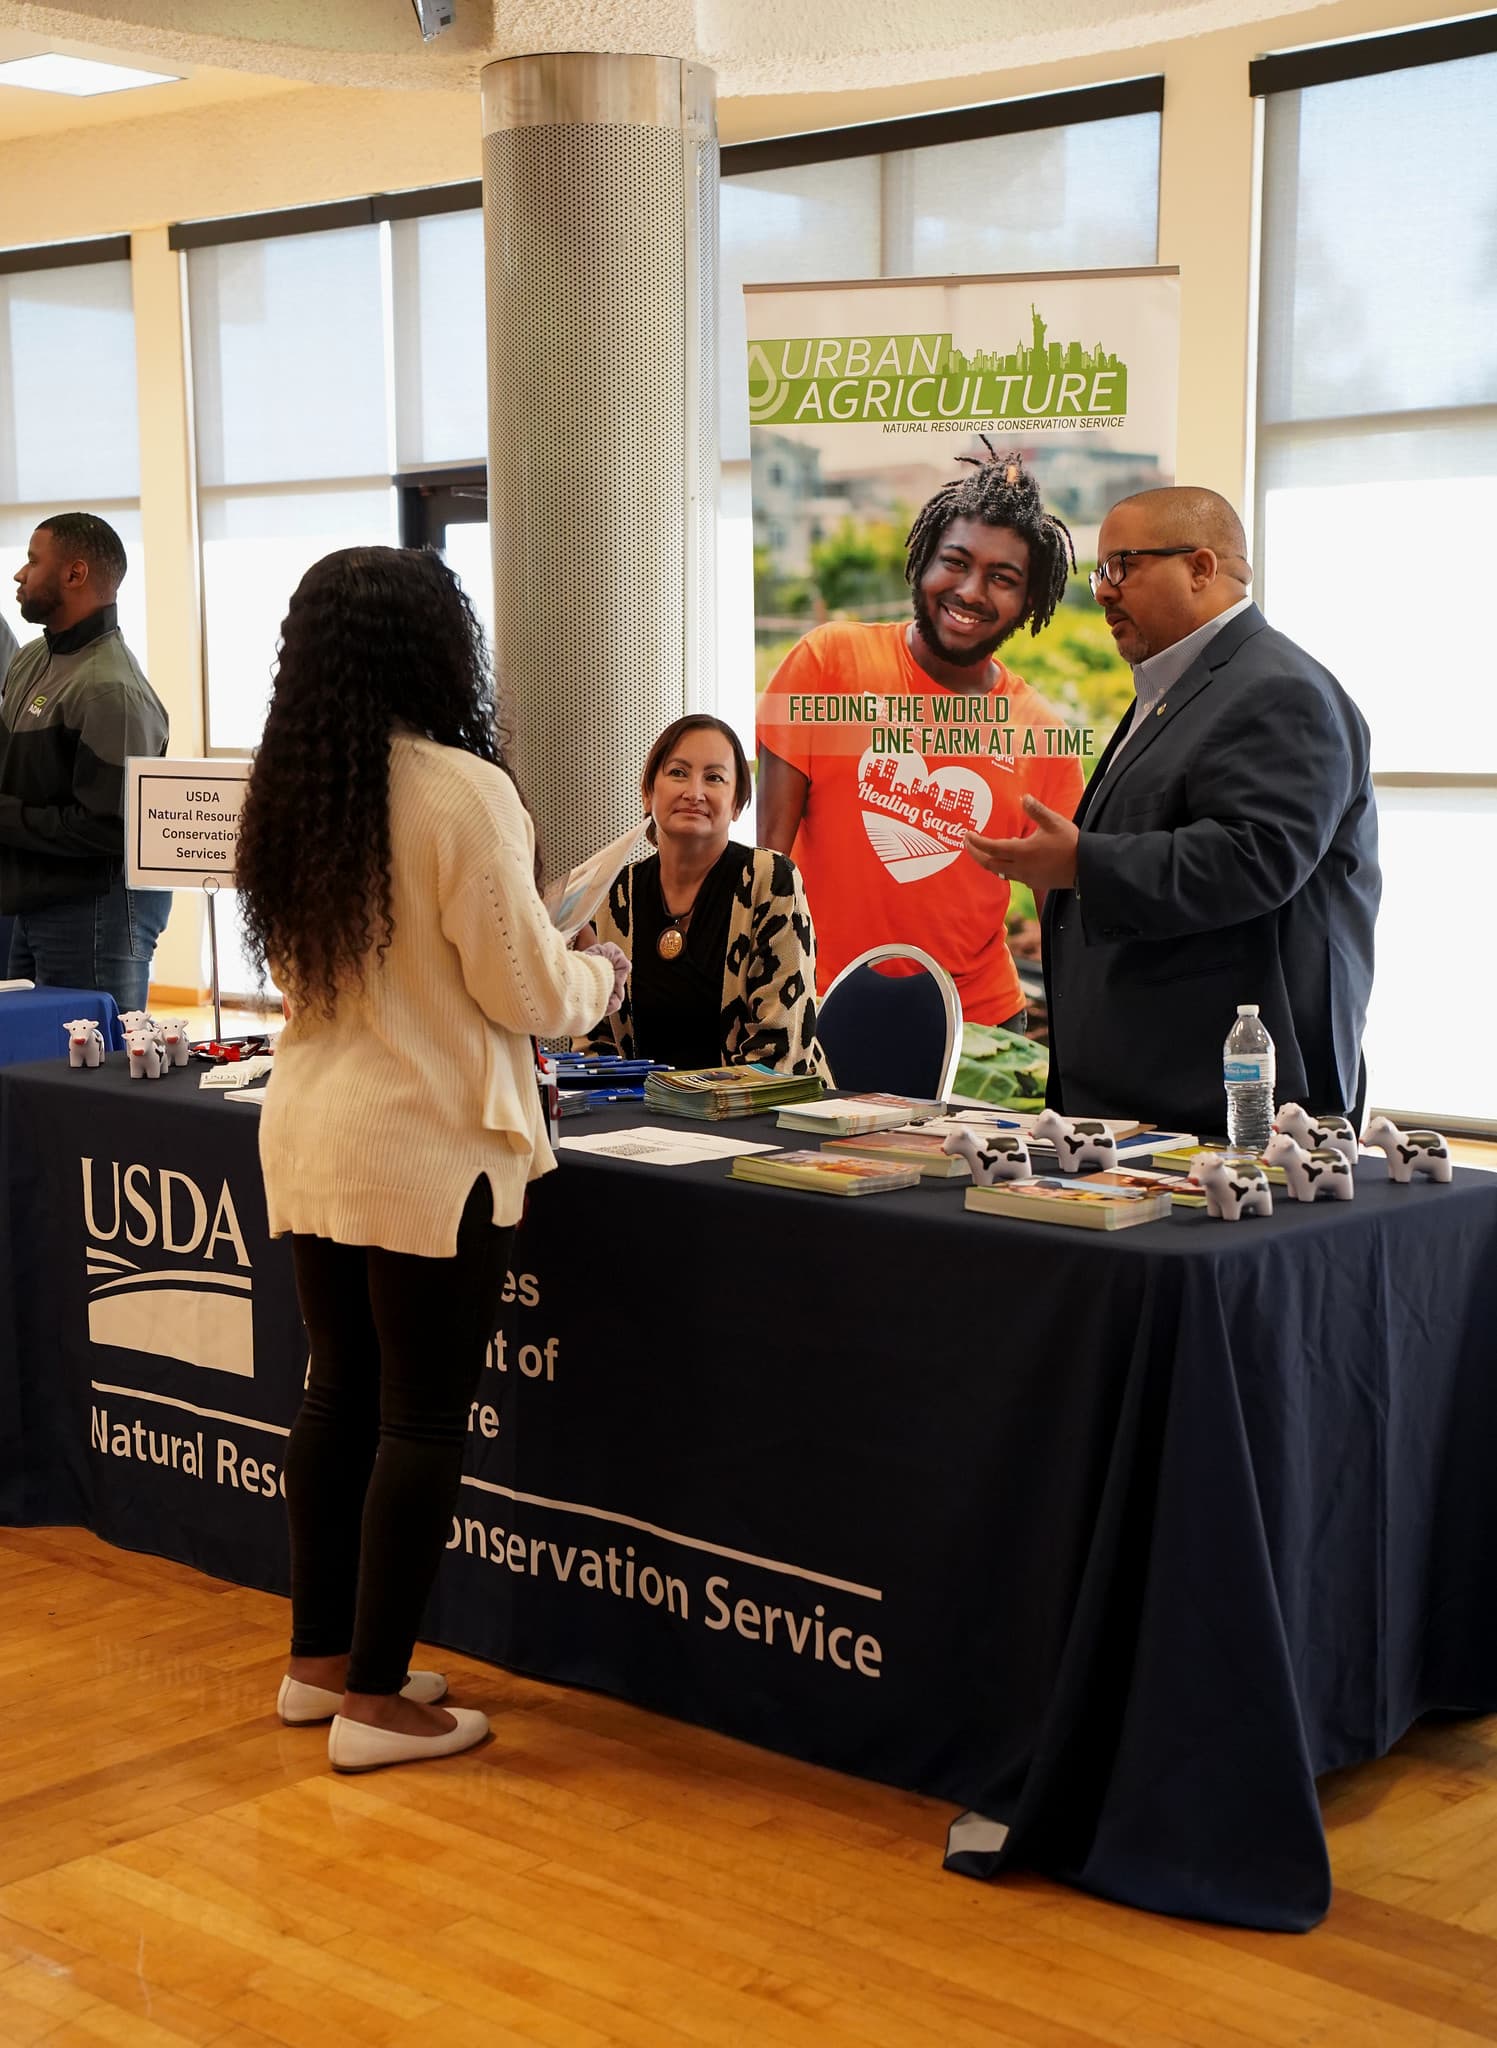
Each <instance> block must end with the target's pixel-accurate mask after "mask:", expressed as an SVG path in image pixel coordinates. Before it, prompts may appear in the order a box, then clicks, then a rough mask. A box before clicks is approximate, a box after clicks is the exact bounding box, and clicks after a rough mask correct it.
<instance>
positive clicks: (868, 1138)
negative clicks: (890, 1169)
mask: <svg viewBox="0 0 1497 2048" xmlns="http://www.w3.org/2000/svg"><path fill="white" fill-rule="evenodd" d="M945 1143H946V1140H945V1139H944V1138H943V1137H942V1136H941V1134H940V1132H939V1131H928V1130H921V1129H919V1128H917V1127H915V1126H913V1125H906V1126H905V1127H904V1128H903V1129H901V1130H897V1131H864V1132H862V1133H861V1134H859V1135H858V1136H856V1137H851V1138H829V1139H828V1140H827V1142H826V1143H825V1144H824V1145H823V1146H822V1148H821V1149H822V1154H823V1156H825V1155H826V1154H828V1153H829V1154H831V1156H832V1157H833V1158H837V1159H845V1158H846V1157H847V1156H848V1154H849V1153H851V1154H853V1155H854V1156H855V1157H857V1158H860V1159H883V1160H887V1161H888V1162H889V1164H891V1165H898V1166H913V1167H914V1168H915V1169H916V1171H917V1172H919V1173H922V1174H925V1175H927V1176H928V1177H929V1178H930V1179H932V1180H970V1179H971V1177H972V1169H971V1167H970V1166H969V1165H968V1164H967V1161H966V1160H965V1159H963V1158H961V1157H960V1156H959V1155H958V1154H956V1153H952V1152H946V1151H944V1150H943V1149H942V1148H943V1146H944V1145H945Z"/></svg>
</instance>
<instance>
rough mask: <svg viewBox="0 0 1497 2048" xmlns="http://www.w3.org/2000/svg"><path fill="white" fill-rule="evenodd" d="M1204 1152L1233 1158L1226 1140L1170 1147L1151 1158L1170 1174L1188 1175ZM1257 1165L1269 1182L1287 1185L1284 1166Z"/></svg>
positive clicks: (1154, 1153)
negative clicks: (1261, 1168)
mask: <svg viewBox="0 0 1497 2048" xmlns="http://www.w3.org/2000/svg"><path fill="white" fill-rule="evenodd" d="M1203 1152H1219V1153H1221V1154H1222V1155H1223V1157H1225V1158H1228V1159H1230V1158H1231V1157H1233V1154H1232V1152H1231V1150H1230V1149H1229V1147H1228V1146H1227V1144H1226V1141H1225V1140H1223V1142H1222V1143H1221V1144H1220V1145H1197V1144H1194V1143H1192V1144H1189V1145H1170V1146H1166V1147H1164V1148H1163V1149H1162V1150H1160V1151H1158V1152H1151V1153H1150V1155H1149V1157H1150V1159H1151V1160H1152V1161H1153V1163H1154V1165H1155V1166H1162V1167H1164V1168H1166V1169H1167V1170H1168V1171H1169V1172H1170V1173H1184V1174H1188V1173H1190V1172H1191V1170H1192V1169H1193V1167H1194V1166H1195V1163H1196V1161H1197V1159H1199V1158H1200V1156H1201V1154H1202V1153H1203ZM1256 1164H1257V1165H1259V1166H1262V1167H1263V1171H1264V1173H1265V1174H1266V1176H1267V1177H1268V1179H1269V1180H1271V1181H1275V1182H1276V1183H1277V1184H1278V1185H1279V1186H1280V1187H1283V1186H1284V1185H1285V1180H1284V1169H1283V1167H1282V1166H1264V1165H1263V1161H1262V1160H1261V1159H1260V1160H1258V1161H1257V1162H1256Z"/></svg>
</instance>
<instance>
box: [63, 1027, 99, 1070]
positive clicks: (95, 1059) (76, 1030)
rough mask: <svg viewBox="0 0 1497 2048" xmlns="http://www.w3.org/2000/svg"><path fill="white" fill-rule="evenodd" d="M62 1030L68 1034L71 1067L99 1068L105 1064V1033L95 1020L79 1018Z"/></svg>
mask: <svg viewBox="0 0 1497 2048" xmlns="http://www.w3.org/2000/svg"><path fill="white" fill-rule="evenodd" d="M62 1028H63V1030H64V1031H65V1032H66V1033H67V1034H68V1065H69V1066H70V1067H97V1066H100V1065H101V1064H102V1063H103V1059H104V1033H103V1032H102V1031H101V1030H100V1029H99V1025H98V1022H97V1020H96V1019H95V1018H93V1017H78V1018H75V1019H74V1021H73V1022H72V1023H71V1024H64V1025H63V1027H62Z"/></svg>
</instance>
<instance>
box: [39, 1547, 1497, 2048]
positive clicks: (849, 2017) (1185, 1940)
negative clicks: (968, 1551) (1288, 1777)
mask: <svg viewBox="0 0 1497 2048" xmlns="http://www.w3.org/2000/svg"><path fill="white" fill-rule="evenodd" d="M285 1627H286V1608H285V1605H284V1603H283V1602H281V1601H279V1600H276V1599H272V1598H270V1597H269V1596H267V1595H263V1594H257V1593H248V1592H244V1591H242V1590H240V1589H238V1588H234V1587H230V1586H225V1585H223V1584H221V1583H219V1582H218V1581H216V1580H212V1579H207V1578H203V1577H201V1576H200V1575H198V1574H197V1573H194V1572H191V1571H188V1570H186V1569H184V1568H182V1567H180V1566H177V1565H170V1564H164V1563H162V1562H160V1561H159V1560H156V1559H152V1558H144V1557H137V1556H133V1555H130V1554H128V1553H126V1552H122V1551H116V1550H111V1549H109V1548H108V1547H107V1546H105V1545H104V1544H101V1543H99V1542H98V1541H97V1540H96V1539H94V1538H93V1537H91V1536H87V1535H84V1534H81V1533H80V1532H78V1531H76V1530H57V1529H49V1530H9V1529H7V1530H0V1682H3V1689H4V1697H5V1698H6V1699H7V1701H8V1702H9V1706H8V1713H9V1720H8V1721H7V1723H6V1730H5V1741H4V1744H3V1747H0V2044H4V2048H12V2044H14V2048H24V2044H28V2043H32V2042H46V2043H48V2044H49V2048H71V2044H74V2043H78V2044H82V2043H99V2042H105V2043H110V2044H114V2043H118V2044H121V2048H137V2044H138V2048H170V2044H180V2043H182V2042H201V2043H209V2042H216V2043H221V2044H222V2048H252V2044H260V2043H266V2042H275V2043H284V2044H287V2048H343V2044H347V2048H371V2044H373V2048H381V2044H390V2048H508V2044H519V2043H527V2044H537V2043H539V2044H545V2048H603V2044H605V2043H613V2042H618V2043H627V2044H631V2048H673V2044H679V2043H682V2042H704V2043H713V2044H716V2048H835V2044H838V2043H842V2042H860V2043H861V2042H866V2043H870V2044H878V2048H904V2044H906V2043H908V2044H912V2048H913V2044H917V2043H918V2044H922V2048H937V2044H941V2048H946V2044H962V2048H965V2044H970V2048H1003V2044H1006V2043H1024V2044H1029V2048H1091V2044H1094V2043H1110V2044H1119V2048H1139V2044H1151V2043H1171V2044H1190V2048H1218V2044H1219V2048H1228V2044H1233V2048H1236V2044H1249V2043H1252V2044H1269V2043H1271V2044H1285V2048H1287V2044H1290V2043H1294V2044H1320V2043H1336V2044H1342V2043H1345V2044H1351V2048H1363V2044H1367V2048H1375V2044H1383V2043H1390V2044H1391V2043H1400V2044H1402V2043H1410V2044H1413V2043H1417V2044H1420V2048H1447V2044H1449V2048H1454V2044H1456V2043H1473V2042H1491V2041H1494V2040H1497V1721H1488V1722H1484V1723H1476V1724H1469V1725H1467V1726H1465V1727H1457V1728H1451V1727H1446V1728H1443V1729H1440V1730H1438V1731H1421V1732H1420V1733H1418V1734H1416V1735H1415V1736H1414V1737H1412V1738H1411V1739H1410V1740H1409V1741H1407V1742H1406V1743H1404V1744H1403V1746H1402V1747H1401V1748H1400V1750H1399V1751H1398V1752H1397V1754H1396V1755H1394V1756H1393V1757H1390V1758H1388V1759H1386V1760H1384V1761H1383V1762H1382V1763H1379V1764H1373V1765H1369V1766H1365V1767H1363V1768H1362V1769H1360V1770H1358V1771H1355V1772H1347V1773H1344V1774H1342V1775H1340V1776H1339V1777H1337V1778H1335V1779H1334V1780H1332V1781H1330V1782H1329V1783H1328V1784H1327V1786H1326V1789H1325V1807H1326V1821H1327V1826H1328V1830H1329V1833H1330V1839H1331V1852H1332V1857H1333V1861H1334V1864H1335V1873H1336V1887H1337V1890H1336V1902H1335V1905H1334V1906H1333V1908H1332V1911H1331V1915H1330V1918H1329V1920H1328V1921H1327V1922H1326V1923H1325V1925H1324V1926H1323V1927H1321V1928H1320V1929H1318V1930H1317V1931H1316V1932H1315V1933H1313V1934H1309V1935H1302V1936H1294V1935H1279V1936H1266V1935H1256V1934H1247V1933H1242V1932H1238V1931H1234V1930H1232V1929H1227V1928H1210V1927H1202V1926H1195V1925H1192V1924H1188V1923H1184V1922H1176V1921H1167V1920H1160V1919H1157V1918H1154V1917H1152V1916H1149V1915H1146V1914H1141V1913H1134V1912H1129V1911H1127V1910H1126V1909H1124V1908H1122V1907H1117V1906H1109V1905H1104V1904H1102V1903H1100V1902H1098V1901H1095V1900H1090V1899H1086V1898H1083V1897H1081V1896H1080V1895H1078V1894H1077V1893H1074V1892H1069V1891H1064V1890H1062V1889H1060V1888H1059V1887H1057V1886H1054V1885H1050V1884H1047V1883H1044V1882H1042V1881H1040V1880H1038V1879H1033V1878H1024V1879H1019V1880H1017V1881H1010V1882H1007V1883H1005V1884H1003V1885H1000V1886H982V1885H976V1884H972V1883H969V1882H967V1881H964V1880H962V1879H959V1878H953V1877H947V1876H946V1875H944V1874H943V1872H942V1870H941V1867H940V1852H941V1844H942V1840H943V1836H944V1830H945V1825H946V1822H947V1820H948V1818H949V1817H950V1816H949V1810H948V1809H947V1808H946V1807H944V1806H942V1805H939V1804H938V1803H936V1802H934V1801H931V1800H926V1799H918V1798H915V1797H912V1796H909V1795H906V1794H903V1793H897V1792H891V1791H887V1790H885V1789H883V1788H880V1787H878V1786H873V1785H864V1784H861V1783H859V1782H857V1781H856V1780H853V1779H847V1778H840V1777H837V1776H835V1775H833V1774H832V1773H829V1772H825V1771H819V1770H815V1769H813V1768H811V1767H809V1766H807V1765H801V1764H795V1763H791V1762H788V1761H786V1760H785V1759H783V1758H780V1757H775V1756H771V1755H768V1754H766V1753H764V1752H762V1751H759V1750H754V1749H749V1748H746V1747H744V1746H743V1745H742V1744H738V1743H734V1742H730V1741H727V1740H726V1739H724V1738H721V1737H718V1736H713V1735H708V1734H704V1733H702V1732H701V1731H700V1730H696V1729H691V1728H686V1727H682V1726H679V1725H677V1724H675V1723H673V1722H669V1721H663V1720H659V1719H656V1718H654V1717H653V1716H651V1715H648V1714H644V1713H641V1712H639V1711H637V1710H635V1709H633V1708H629V1707H624V1706H620V1705H617V1704H615V1703H614V1702H612V1701H608V1700H603V1699H599V1698H596V1697H594V1696H592V1695H590V1694H584V1693H574V1692H568V1691H565V1690H563V1689H559V1688H555V1687H547V1686H540V1685H534V1684H529V1683H525V1682H522V1681H520V1680H518V1679H514V1678H510V1677H508V1676H506V1675H505V1674H504V1673H502V1672H498V1671H495V1670H493V1669H491V1668H490V1667H488V1666H485V1665H479V1664H474V1663H470V1662H468V1661H467V1660H464V1659H462V1658H459V1657H444V1658H443V1660H442V1661H443V1668H445V1669H446V1670H447V1671H448V1672H449V1674H450V1675H451V1677H452V1678H453V1681H454V1690H455V1692H456V1693H457V1695H458V1697H459V1698H461V1699H462V1700H464V1701H466V1702H468V1703H470V1704H474V1705H481V1706H483V1707H485V1708H486V1709H488V1711H489V1712H490V1713H491V1714H492V1715H493V1717H494V1723H495V1731H496V1732H495V1739H494V1740H493V1741H492V1742H491V1743H490V1744H488V1745H486V1746H485V1747H484V1748H482V1749H480V1750H477V1751H474V1752H473V1753H471V1754H470V1755H468V1756H465V1757H456V1758H452V1759H450V1760H447V1761H444V1762H441V1763H435V1764H430V1765H423V1766H420V1767H417V1768H414V1769H405V1770H394V1771H384V1772H375V1773H371V1774H369V1775H368V1776H363V1777H358V1778H335V1777H334V1776H333V1775H332V1774H331V1773H330V1772H329V1771H328V1769H327V1765H326V1755H325V1738H324V1735H323V1733H322V1731H320V1730H316V1729H290V1728H283V1727H282V1726H281V1724H280V1722H279V1721H278V1720H277V1719H276V1718H275V1716H274V1713H273V1712H272V1706H273V1702H274V1697H275V1688H276V1684H277V1680H278V1676H279V1673H280V1670H281V1668H282V1664H281V1654H280V1653H281V1644H282V1638H283V1635H284V1631H285Z"/></svg>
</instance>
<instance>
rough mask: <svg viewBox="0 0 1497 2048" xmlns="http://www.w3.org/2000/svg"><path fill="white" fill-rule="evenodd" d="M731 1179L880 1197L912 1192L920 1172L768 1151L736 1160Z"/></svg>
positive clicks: (872, 1161)
mask: <svg viewBox="0 0 1497 2048" xmlns="http://www.w3.org/2000/svg"><path fill="white" fill-rule="evenodd" d="M731 1177H732V1179H734V1180H748V1181H756V1182H758V1183H759V1184H760V1185H761V1186H765V1187H776V1188H801V1189H804V1190H805V1191H807V1192H808V1193H811V1194H816V1195H877V1194H882V1193H884V1192H886V1191H887V1190H889V1189H891V1188H912V1187H913V1186H914V1185H915V1183H916V1181H917V1180H919V1178H920V1169H919V1167H917V1166H898V1165H894V1164H890V1165H885V1164H884V1162H883V1161H882V1160H879V1159H833V1158H831V1157H830V1156H829V1155H828V1154H827V1153H826V1152H824V1151H822V1152H771V1151H765V1152H761V1153H760V1154H759V1156H758V1157H757V1158H754V1159H735V1160H734V1161H733V1165H732V1168H731Z"/></svg>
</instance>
